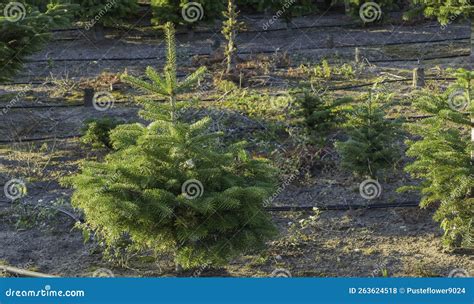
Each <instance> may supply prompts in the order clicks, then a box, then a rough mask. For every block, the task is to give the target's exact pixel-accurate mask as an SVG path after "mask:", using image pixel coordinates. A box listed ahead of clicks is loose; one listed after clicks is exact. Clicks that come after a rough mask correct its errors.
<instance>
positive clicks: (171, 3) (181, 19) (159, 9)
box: [151, 0, 225, 24]
mask: <svg viewBox="0 0 474 304" xmlns="http://www.w3.org/2000/svg"><path fill="white" fill-rule="evenodd" d="M196 4H197V5H196ZM151 6H152V8H153V19H152V21H153V22H154V23H155V24H164V23H166V22H173V23H179V24H194V23H196V22H199V21H201V20H202V21H211V20H214V19H216V18H218V17H220V16H221V12H222V10H223V9H224V7H225V2H224V1H222V0H219V1H216V0H195V1H189V0H151Z"/></svg>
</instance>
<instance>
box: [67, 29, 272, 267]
mask: <svg viewBox="0 0 474 304" xmlns="http://www.w3.org/2000/svg"><path fill="white" fill-rule="evenodd" d="M165 29H166V37H167V46H168V56H167V60H168V62H167V64H166V67H165V69H164V71H163V75H159V74H158V73H157V72H156V71H155V70H154V69H152V68H148V69H147V71H146V75H147V77H148V78H149V80H151V82H149V81H146V80H142V79H138V78H135V77H132V76H128V75H127V76H124V77H123V80H124V81H126V82H129V83H131V84H132V85H134V86H136V87H138V88H140V89H143V90H144V91H146V92H147V93H149V94H152V95H157V96H166V97H167V98H168V103H167V104H158V103H157V102H156V101H155V100H147V101H142V102H143V104H144V106H145V107H144V110H143V111H142V112H141V115H142V117H144V118H146V119H152V120H153V121H152V122H151V123H150V124H149V125H148V126H145V125H142V124H138V123H137V124H128V125H121V126H118V127H117V128H116V129H114V130H113V131H112V132H111V135H110V138H111V142H112V145H113V147H114V149H115V151H114V152H112V153H111V154H109V155H108V156H107V158H106V160H105V161H104V162H88V163H85V164H84V165H83V166H82V172H81V173H80V174H78V175H77V176H75V177H73V178H72V179H71V182H72V184H73V185H74V188H75V192H74V194H73V197H72V203H73V204H74V206H76V207H78V208H80V209H82V210H83V212H84V214H85V218H86V224H87V227H88V229H90V230H92V231H93V232H95V234H96V235H97V236H98V237H99V238H100V239H101V240H102V241H103V242H104V243H105V244H106V245H107V247H108V248H109V249H110V250H113V249H114V246H117V244H119V242H120V241H121V240H123V239H126V240H127V241H128V248H129V249H133V250H143V249H147V250H149V249H151V250H153V251H154V252H156V253H159V252H169V253H172V254H174V260H175V264H176V265H181V266H182V267H184V268H191V267H196V266H199V265H222V264H224V263H226V262H227V261H229V259H231V258H233V257H235V256H237V255H238V254H240V253H242V252H246V251H249V250H257V249H260V248H263V246H264V245H265V241H266V240H268V238H270V237H271V236H273V235H274V233H275V228H274V226H273V224H272V222H271V220H270V218H269V217H268V215H267V214H266V213H265V212H264V211H263V201H264V199H265V198H267V197H268V196H270V194H271V191H272V190H273V189H274V183H275V178H274V173H275V172H274V169H273V168H272V167H271V166H270V165H269V164H268V162H267V161H266V160H263V159H256V158H253V157H251V156H250V155H249V153H248V152H246V150H245V149H244V143H236V144H232V145H228V146H226V145H223V144H222V142H221V141H220V140H219V138H220V136H221V133H213V132H210V131H209V125H210V122H211V121H210V119H209V118H204V119H201V120H198V121H196V122H193V123H185V122H182V121H181V120H180V119H179V117H178V116H177V112H178V109H180V108H182V107H184V105H183V104H182V103H181V102H177V100H176V98H175V97H176V95H177V94H179V93H182V92H184V91H185V90H187V89H189V88H190V87H191V86H192V84H194V83H196V80H197V79H198V78H199V76H200V75H202V73H203V71H204V70H203V69H199V70H198V71H197V72H195V73H194V74H192V75H190V76H188V77H187V78H186V79H185V80H183V81H181V82H180V81H178V79H177V77H176V54H175V52H176V51H175V45H174V28H173V26H172V25H171V24H167V25H166V27H165Z"/></svg>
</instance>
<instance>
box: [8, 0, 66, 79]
mask: <svg viewBox="0 0 474 304" xmlns="http://www.w3.org/2000/svg"><path fill="white" fill-rule="evenodd" d="M74 9H75V6H73V5H65V4H61V3H57V2H54V3H50V4H49V5H47V6H46V10H45V11H43V12H40V11H39V9H38V8H37V7H35V6H33V5H30V4H27V2H26V1H15V2H12V1H1V2H0V12H2V14H1V15H0V69H1V71H2V72H1V74H0V82H4V81H7V80H9V79H11V77H12V76H14V75H15V74H16V73H17V72H18V71H19V70H20V69H21V67H22V66H23V62H24V60H25V57H27V56H29V55H31V54H33V53H35V52H37V51H39V50H40V49H41V47H42V46H43V45H44V44H45V43H46V42H47V41H48V38H49V37H50V34H49V31H50V30H51V29H52V28H54V27H57V26H64V25H66V24H67V23H68V22H69V20H70V18H71V17H72V16H71V11H72V10H74Z"/></svg>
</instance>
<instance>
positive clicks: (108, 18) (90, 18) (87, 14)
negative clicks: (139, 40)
mask: <svg viewBox="0 0 474 304" xmlns="http://www.w3.org/2000/svg"><path fill="white" fill-rule="evenodd" d="M73 1H74V2H75V3H77V4H78V5H79V6H80V10H79V12H78V17H79V19H80V20H82V21H83V22H84V23H85V28H86V29H87V30H89V29H94V31H95V38H96V39H102V38H103V26H104V25H114V24H116V23H118V22H119V21H121V20H122V19H124V18H127V17H130V16H131V15H132V14H133V13H135V11H136V10H137V9H138V4H137V0H99V1H97V0H73Z"/></svg>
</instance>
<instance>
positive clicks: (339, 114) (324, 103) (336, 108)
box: [297, 93, 352, 145]
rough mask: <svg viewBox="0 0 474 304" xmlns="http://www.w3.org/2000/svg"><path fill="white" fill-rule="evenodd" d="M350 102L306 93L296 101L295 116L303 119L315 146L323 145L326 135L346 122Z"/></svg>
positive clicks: (345, 99)
mask: <svg viewBox="0 0 474 304" xmlns="http://www.w3.org/2000/svg"><path fill="white" fill-rule="evenodd" d="M350 102H352V99H351V98H339V99H333V98H330V97H326V96H324V97H323V96H320V95H314V94H309V93H306V94H305V95H304V96H303V97H302V98H300V99H297V103H298V105H299V106H300V110H299V111H298V113H297V114H298V116H299V117H302V118H303V125H304V126H305V128H306V130H307V132H308V134H309V135H310V138H311V139H312V140H314V142H315V143H316V144H320V145H324V144H325V142H326V137H327V136H328V134H330V133H331V132H332V131H334V130H335V129H336V128H337V127H338V126H340V125H342V124H343V123H344V122H345V121H346V119H347V114H348V110H349V103H350Z"/></svg>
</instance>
